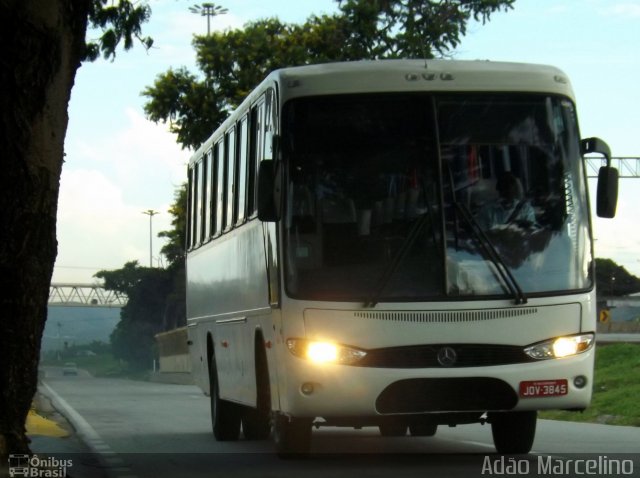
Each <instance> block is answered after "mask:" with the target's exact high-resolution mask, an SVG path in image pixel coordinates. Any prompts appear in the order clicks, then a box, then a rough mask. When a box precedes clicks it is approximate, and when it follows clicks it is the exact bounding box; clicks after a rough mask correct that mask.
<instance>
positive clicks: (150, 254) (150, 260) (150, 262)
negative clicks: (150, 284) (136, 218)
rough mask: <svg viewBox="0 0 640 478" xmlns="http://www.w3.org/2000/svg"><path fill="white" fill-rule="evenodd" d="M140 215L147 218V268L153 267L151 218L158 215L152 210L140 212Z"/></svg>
mask: <svg viewBox="0 0 640 478" xmlns="http://www.w3.org/2000/svg"><path fill="white" fill-rule="evenodd" d="M142 214H146V215H147V216H149V267H153V216H155V215H156V214H160V213H159V212H158V211H154V210H153V209H147V210H146V211H142Z"/></svg>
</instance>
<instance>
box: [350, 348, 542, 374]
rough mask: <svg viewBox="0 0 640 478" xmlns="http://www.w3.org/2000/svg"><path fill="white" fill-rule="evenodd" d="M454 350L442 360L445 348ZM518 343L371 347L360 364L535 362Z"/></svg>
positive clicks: (408, 365) (414, 365)
mask: <svg viewBox="0 0 640 478" xmlns="http://www.w3.org/2000/svg"><path fill="white" fill-rule="evenodd" d="M445 348H447V349H451V350H453V354H451V353H450V354H449V355H450V357H449V358H451V357H453V361H449V362H447V363H446V365H445V364H443V363H442V360H440V361H439V360H438V355H439V354H440V353H441V352H442V351H443V349H445ZM532 361H534V359H532V358H531V357H529V356H528V355H527V354H525V353H524V351H523V347H522V346H518V345H487V344H430V345H410V346H405V347H388V348H380V349H370V350H367V355H366V356H365V357H364V358H363V359H362V360H360V361H359V362H358V363H357V364H356V365H358V366H360V367H378V368H431V367H487V366H491V365H508V364H515V363H524V362H532Z"/></svg>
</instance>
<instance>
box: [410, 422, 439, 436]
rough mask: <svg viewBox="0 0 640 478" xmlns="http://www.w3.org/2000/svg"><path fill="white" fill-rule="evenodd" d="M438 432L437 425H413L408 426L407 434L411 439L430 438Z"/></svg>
mask: <svg viewBox="0 0 640 478" xmlns="http://www.w3.org/2000/svg"><path fill="white" fill-rule="evenodd" d="M436 431H438V424H437V423H413V424H411V425H409V434H410V435H411V436H412V437H432V436H434V435H435V434H436Z"/></svg>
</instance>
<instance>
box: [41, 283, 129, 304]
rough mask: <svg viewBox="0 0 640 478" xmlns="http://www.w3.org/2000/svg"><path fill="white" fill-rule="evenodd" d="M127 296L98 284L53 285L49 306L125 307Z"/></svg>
mask: <svg viewBox="0 0 640 478" xmlns="http://www.w3.org/2000/svg"><path fill="white" fill-rule="evenodd" d="M127 300H128V297H127V296H126V295H125V294H122V293H119V292H115V291H112V290H105V289H104V288H103V287H102V286H100V285H97V284H51V285H50V286H49V301H48V305H49V306H54V307H55V306H57V307H123V306H125V305H127Z"/></svg>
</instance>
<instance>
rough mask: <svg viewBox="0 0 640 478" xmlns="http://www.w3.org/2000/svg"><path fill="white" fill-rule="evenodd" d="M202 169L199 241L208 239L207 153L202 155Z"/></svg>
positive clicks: (209, 185)
mask: <svg viewBox="0 0 640 478" xmlns="http://www.w3.org/2000/svg"><path fill="white" fill-rule="evenodd" d="M201 164H202V170H201V171H200V175H201V177H202V179H201V181H200V184H201V186H202V189H201V192H200V194H201V195H202V211H201V215H200V220H201V222H202V227H201V231H200V233H201V234H200V242H201V243H203V244H204V243H205V242H207V240H208V239H209V235H210V230H211V224H210V222H209V195H210V194H211V182H210V181H209V176H210V174H209V168H210V167H211V166H210V165H209V153H205V155H204V156H203V157H202V163H201Z"/></svg>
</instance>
